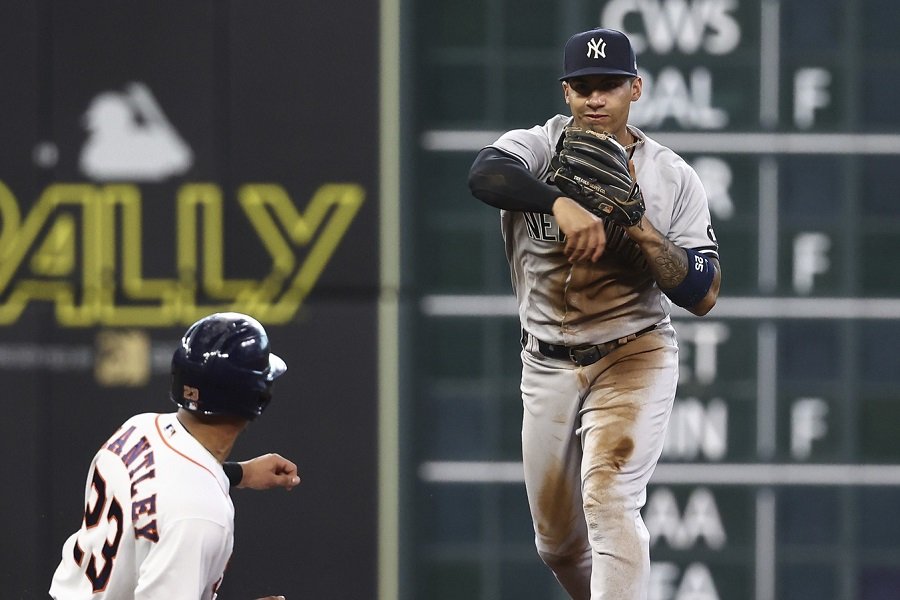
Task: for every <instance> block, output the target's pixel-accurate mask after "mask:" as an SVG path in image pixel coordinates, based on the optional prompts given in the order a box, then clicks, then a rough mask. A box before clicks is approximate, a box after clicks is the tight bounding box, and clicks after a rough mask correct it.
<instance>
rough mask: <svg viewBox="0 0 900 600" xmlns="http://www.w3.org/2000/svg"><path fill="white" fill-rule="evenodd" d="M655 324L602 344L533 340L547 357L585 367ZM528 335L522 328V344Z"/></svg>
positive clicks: (649, 330) (642, 333) (647, 330)
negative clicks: (566, 344)
mask: <svg viewBox="0 0 900 600" xmlns="http://www.w3.org/2000/svg"><path fill="white" fill-rule="evenodd" d="M657 325H659V323H654V324H653V325H651V326H650V327H645V328H643V329H641V330H640V331H638V332H636V333H632V334H631V335H626V336H625V337H621V338H618V339H615V340H612V341H610V342H604V343H602V344H587V345H584V346H561V345H559V344H550V343H548V342H545V341H543V340H539V339H537V338H535V341H537V343H538V350H539V351H540V353H541V354H543V355H544V356H546V357H547V358H554V359H557V360H571V361H572V362H573V363H575V364H576V365H578V366H580V367H586V366H588V365H592V364H594V363H595V362H597V361H598V360H600V359H601V358H603V357H604V356H606V355H607V354H609V353H610V352H612V351H613V350H615V349H616V348H620V347H622V346H624V345H625V344H627V343H628V342H631V341H633V340H636V339H637V338H638V337H639V336H642V335H644V334H645V333H649V332H651V331H653V330H654V329H656V327H657ZM529 335H531V334H529V333H528V332H527V331H525V330H524V329H523V330H522V345H523V346H524V345H525V344H526V343H527V341H528V336H529ZM531 337H534V336H531Z"/></svg>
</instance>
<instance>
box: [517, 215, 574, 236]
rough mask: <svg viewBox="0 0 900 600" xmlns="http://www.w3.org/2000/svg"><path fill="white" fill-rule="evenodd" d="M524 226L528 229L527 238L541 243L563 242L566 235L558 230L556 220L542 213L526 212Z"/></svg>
mask: <svg viewBox="0 0 900 600" xmlns="http://www.w3.org/2000/svg"><path fill="white" fill-rule="evenodd" d="M523 215H524V216H525V225H526V226H527V228H528V237H530V238H531V239H533V240H539V241H542V242H565V241H566V235H565V234H564V233H563V232H562V231H560V230H559V226H558V225H557V224H556V219H554V218H553V217H551V216H550V215H545V214H543V213H533V212H527V213H523Z"/></svg>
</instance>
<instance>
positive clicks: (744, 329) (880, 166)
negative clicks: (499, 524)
mask: <svg viewBox="0 0 900 600" xmlns="http://www.w3.org/2000/svg"><path fill="white" fill-rule="evenodd" d="M567 6H568V7H569V8H570V9H571V10H570V16H571V15H579V16H580V17H581V18H584V19H590V21H589V22H590V23H602V24H603V26H606V27H612V28H616V29H620V30H622V31H624V32H626V33H628V34H629V36H630V37H631V39H632V40H633V42H634V43H635V46H636V50H637V54H638V63H639V70H640V72H641V74H642V76H643V78H644V82H645V87H644V96H643V97H642V99H641V100H640V101H639V102H638V103H637V104H635V105H634V111H633V113H632V115H633V117H634V121H635V123H636V124H637V125H638V126H639V127H641V128H642V129H644V130H645V131H647V132H648V133H650V134H651V135H653V136H654V137H655V138H657V139H659V140H660V141H661V142H663V143H664V144H666V145H669V146H670V147H672V148H673V149H675V150H676V151H678V152H679V153H680V154H681V155H682V156H684V157H685V159H686V160H688V162H689V163H691V164H692V165H693V166H694V168H695V169H696V170H697V172H698V173H699V174H700V177H701V179H702V180H703V182H704V184H705V186H706V187H707V192H708V195H709V199H710V208H711V212H712V217H713V223H714V227H715V231H716V234H717V237H718V239H719V241H720V244H721V247H720V254H721V256H722V263H723V266H724V277H723V288H722V289H723V296H722V297H721V298H720V301H719V304H718V305H717V307H716V308H715V309H714V310H713V311H712V313H710V315H708V316H707V317H704V318H703V319H697V318H695V317H692V316H691V315H689V314H688V313H686V312H684V311H678V312H676V313H675V314H674V315H673V316H674V320H675V325H676V329H677V330H678V332H679V339H680V347H681V361H682V364H681V372H682V377H681V382H680V385H679V392H678V395H677V398H676V404H675V407H674V410H673V415H672V421H671V425H670V430H669V436H668V438H667V441H666V445H665V448H664V450H663V456H662V460H661V463H660V466H659V468H658V469H657V472H656V474H655V476H654V480H653V484H652V485H651V488H650V490H649V493H648V501H647V505H646V508H645V511H644V515H645V519H646V521H647V525H648V528H649V530H650V532H651V535H652V536H653V537H652V544H653V546H652V556H653V561H654V570H653V575H652V578H653V584H652V590H651V599H652V600H679V599H680V600H684V599H687V598H690V599H692V600H699V599H703V600H717V599H724V598H727V599H729V600H772V599H775V598H790V599H792V600H793V599H800V598H833V599H835V600H851V599H852V600H875V599H881V598H891V597H895V594H896V590H897V589H900V567H898V566H897V565H900V524H898V523H897V522H900V520H898V519H896V518H893V519H892V518H890V517H889V516H888V515H890V514H892V512H896V509H895V507H896V506H897V505H898V502H900V444H897V443H896V431H897V427H896V423H897V422H898V418H900V396H898V392H897V390H898V389H900V385H898V384H900V359H898V358H897V354H896V353H895V352H894V351H893V349H894V347H895V345H896V340H897V339H898V336H900V267H898V266H896V265H895V259H894V257H896V256H897V254H898V251H900V208H898V204H897V203H896V201H895V200H891V201H888V200H887V198H894V199H895V198H896V192H895V190H896V189H898V188H900V169H898V168H897V167H898V166H900V111H897V110H896V109H895V107H896V106H897V105H900V92H898V91H896V90H897V89H898V88H900V86H898V85H896V83H897V82H900V41H898V39H897V38H896V31H897V26H898V24H900V23H898V18H897V17H896V14H897V11H896V7H894V5H893V3H891V2H888V1H887V0H884V1H882V2H878V1H869V2H864V3H860V2H855V1H854V0H824V1H820V0H796V1H795V0H792V1H791V2H787V1H779V0H758V1H753V2H750V1H746V0H707V1H699V0H648V1H647V2H640V3H635V2H632V1H626V0H609V1H607V2H601V3H599V8H598V6H597V5H596V4H595V3H592V2H570V3H567ZM575 27H577V25H575ZM570 29H572V26H569V27H566V30H567V31H568V30H570ZM548 45H550V46H552V47H553V48H555V47H556V45H558V40H555V39H554V40H553V43H552V44H549V42H548ZM551 56H556V54H551ZM448 62H449V61H448ZM513 66H515V65H513ZM536 68H538V72H542V71H541V69H544V65H543V63H541V64H539V65H538V67H536ZM510 71H511V72H512V71H514V68H513V67H510ZM875 81H877V82H879V83H878V84H877V89H878V91H877V92H876V93H875V94H872V93H870V92H871V90H870V89H869V88H870V86H871V85H873V82H875ZM494 93H500V92H494ZM544 93H545V90H544V88H543V87H541V88H540V89H539V90H538V89H536V90H535V92H534V94H535V95H538V94H544ZM873 96H879V98H873ZM492 98H493V99H495V100H497V103H498V104H503V102H502V100H498V99H497V98H496V97H494V96H492ZM485 110H486V111H487V109H485ZM561 110H564V107H563V108H561ZM539 116H540V115H537V117H539ZM483 117H484V120H485V122H490V121H491V119H493V121H495V122H496V129H495V130H491V131H484V130H478V129H473V128H471V127H469V126H467V124H465V123H461V125H460V127H459V128H453V127H447V126H446V123H443V122H439V123H436V124H435V126H434V127H433V128H431V129H429V130H426V131H424V132H423V133H422V136H421V142H422V151H423V153H424V154H425V155H426V156H429V157H441V156H443V155H445V156H453V157H454V158H453V160H456V157H458V156H459V155H458V154H453V153H457V152H467V153H469V155H473V154H474V153H475V152H477V150H478V149H479V148H480V147H481V146H483V145H484V144H486V143H490V142H491V141H493V139H496V137H497V135H499V133H501V132H502V130H504V129H506V128H510V127H513V126H521V123H519V122H518V121H517V122H515V123H506V122H504V121H503V120H502V119H499V120H498V119H496V114H493V113H491V114H485V115H483ZM537 117H536V118H535V122H537V121H538V120H539V119H538V118H537ZM452 120H453V119H450V121H452ZM438 121H440V119H438ZM438 159H439V158H434V159H433V160H438ZM450 189H452V188H450ZM892 190H893V191H892ZM485 260H488V261H489V260H491V259H485ZM488 264H489V263H488ZM446 287H451V288H452V286H445V288H446ZM445 288H442V287H441V286H440V285H436V286H434V288H433V292H434V293H432V294H426V295H425V296H424V297H423V298H422V302H421V308H422V313H423V314H424V316H425V318H426V319H450V320H451V321H450V322H451V323H452V322H458V321H459V320H460V319H462V318H476V319H477V318H482V319H485V320H486V321H492V320H497V319H514V315H515V307H514V304H513V302H512V301H511V299H510V298H509V297H507V296H504V295H496V296H487V295H483V291H482V293H481V294H479V293H478V291H477V290H472V291H471V292H470V291H469V290H464V291H463V292H462V293H458V294H457V293H447V292H446V289H445ZM489 289H491V290H493V289H494V288H489ZM453 319H457V320H458V321H453ZM466 323H471V322H470V321H466ZM469 327H470V328H471V329H472V334H473V335H477V333H476V330H477V328H475V327H474V326H471V324H470V325H469ZM484 329H485V330H488V329H489V326H487V325H485V327H484ZM484 335H485V336H487V335H488V334H484ZM490 335H494V332H493V330H491V334H490ZM485 339H488V338H487V337H486V338H485ZM513 375H514V373H513ZM435 377H436V378H439V377H441V373H440V372H436V373H435ZM442 385H443V386H444V388H442V389H443V390H444V392H443V393H445V394H446V395H447V396H452V395H453V394H452V393H451V392H447V391H446V390H447V389H448V385H447V383H446V381H445V382H444V383H443V384H442ZM436 387H439V386H437V384H436ZM486 387H489V386H486ZM491 389H493V388H491ZM505 401H507V399H506V398H505V397H504V402H505ZM510 426H511V427H512V426H515V423H513V424H512V425H510ZM446 447H448V448H449V447H452V444H447V445H446ZM423 454H425V456H426V458H427V459H428V460H424V461H422V462H420V468H419V476H420V478H421V479H422V480H424V481H425V482H427V483H428V484H429V485H430V484H433V483H437V484H439V483H466V482H468V483H484V484H490V483H519V482H520V481H521V474H520V465H519V464H518V463H517V462H516V461H515V460H513V461H511V462H502V460H503V459H502V458H501V462H497V461H496V460H495V461H479V460H472V461H469V460H468V458H469V456H466V457H465V458H466V462H461V461H453V460H443V459H442V458H443V457H442V455H441V453H440V452H432V451H427V450H426V451H425V452H423ZM494 458H496V457H494ZM504 458H505V457H504ZM429 489H432V488H429ZM432 491H433V490H432ZM485 597H487V596H485Z"/></svg>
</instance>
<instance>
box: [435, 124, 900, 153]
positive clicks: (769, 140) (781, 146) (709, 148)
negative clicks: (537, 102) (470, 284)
mask: <svg viewBox="0 0 900 600" xmlns="http://www.w3.org/2000/svg"><path fill="white" fill-rule="evenodd" d="M503 133H504V132H503V131H486V130H431V131H426V132H424V133H423V134H422V137H421V139H420V143H421V144H422V148H424V149H425V150H429V151H433V152H478V151H479V150H480V149H482V148H484V147H485V146H487V145H489V144H492V143H494V142H495V141H496V140H497V138H499V137H500V136H501V135H503ZM648 134H649V135H650V136H652V137H653V139H655V140H656V141H658V142H659V143H661V144H663V145H665V146H668V147H669V148H672V149H673V150H675V151H676V152H679V153H690V154H862V155H873V154H887V155H898V154H900V135H897V134H881V133H868V134H860V133H749V132H746V133H745V132H739V131H734V132H728V133H713V132H708V133H665V132H652V131H648Z"/></svg>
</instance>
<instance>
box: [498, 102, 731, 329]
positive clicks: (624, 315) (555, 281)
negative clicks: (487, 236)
mask: <svg viewBox="0 0 900 600" xmlns="http://www.w3.org/2000/svg"><path fill="white" fill-rule="evenodd" d="M570 122H571V117H567V116H564V115H557V116H555V117H553V118H551V119H550V120H549V121H547V123H545V124H544V125H543V126H535V127H532V128H531V129H516V130H513V131H509V132H507V133H506V134H504V135H503V136H501V137H500V139H498V140H497V141H496V142H495V143H493V144H491V147H493V148H496V149H498V150H500V151H502V152H504V153H506V154H508V155H510V156H513V157H515V158H517V159H519V160H520V161H522V163H523V164H524V165H525V167H526V168H527V169H528V170H529V171H530V172H531V173H532V174H534V175H535V176H536V177H538V178H540V179H541V180H543V181H546V180H547V178H548V176H549V169H550V159H551V157H552V156H553V155H554V154H555V152H556V150H557V143H558V142H559V139H560V137H561V136H562V133H563V129H564V128H565V126H566V125H567V124H569V123H570ZM630 130H631V131H632V133H633V134H634V135H635V136H637V137H638V138H640V139H643V140H644V143H643V144H641V145H639V146H638V147H636V148H635V151H634V155H633V157H632V158H633V160H634V166H635V172H636V175H637V180H638V183H639V184H640V186H641V192H642V193H643V196H644V202H645V204H646V207H647V210H646V213H645V215H646V217H647V219H648V220H649V221H650V222H651V223H652V224H653V226H654V227H656V229H658V230H659V231H660V232H662V233H663V234H664V235H665V236H666V237H667V238H668V239H669V240H671V241H672V242H673V243H674V244H676V245H678V246H681V247H682V248H691V249H694V250H697V251H698V252H700V253H702V254H704V255H706V256H707V257H711V258H718V245H717V243H716V241H715V236H714V234H713V232H712V227H711V224H710V217H709V205H708V202H707V198H706V192H705V190H704V189H703V185H702V183H701V182H700V178H699V177H698V176H697V174H696V172H695V171H694V170H693V169H692V168H691V167H690V166H689V165H688V164H687V163H686V162H685V161H684V160H683V159H682V158H681V157H680V156H678V155H677V154H675V153H674V152H673V151H672V150H670V149H669V148H666V147H665V146H662V145H660V144H659V143H657V142H655V141H654V140H652V139H651V138H649V137H647V136H646V135H645V134H644V133H642V132H641V131H639V130H638V129H636V128H634V127H630ZM500 217H501V228H502V232H503V239H504V241H505V243H506V255H507V258H508V260H509V264H510V272H511V276H512V283H513V289H514V290H515V294H516V298H517V300H518V307H519V319H520V321H521V323H522V327H523V328H525V329H526V330H527V331H528V332H529V333H531V334H532V335H534V336H536V337H537V338H539V339H541V340H544V341H546V342H549V343H552V344H562V345H566V346H577V345H580V344H598V343H603V342H606V341H609V340H613V339H617V338H620V337H625V336H627V335H629V334H631V333H634V332H636V331H639V330H641V329H643V328H645V327H648V326H650V325H653V324H654V323H658V322H665V321H668V320H669V314H670V310H671V303H670V301H669V299H668V298H666V296H665V295H663V294H662V292H661V291H660V290H659V288H658V287H657V285H656V283H655V282H654V280H653V277H652V276H651V274H650V271H649V270H648V268H647V265H646V263H645V261H644V258H643V254H642V252H641V251H640V249H639V248H638V246H637V244H636V243H635V242H634V241H633V240H631V239H630V238H629V237H628V236H627V234H626V233H625V230H624V229H623V228H621V227H620V226H618V225H615V224H612V223H608V224H607V226H606V233H607V246H606V250H605V251H604V253H603V256H602V257H601V258H600V260H599V261H598V262H596V263H575V264H572V263H570V262H569V261H568V259H567V258H566V255H565V254H564V252H563V249H564V246H565V236H564V235H563V234H562V232H560V230H559V227H558V226H557V224H556V220H555V219H554V218H553V216H552V215H547V214H541V213H525V212H514V211H501V214H500Z"/></svg>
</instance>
